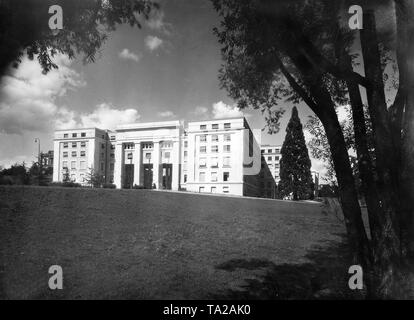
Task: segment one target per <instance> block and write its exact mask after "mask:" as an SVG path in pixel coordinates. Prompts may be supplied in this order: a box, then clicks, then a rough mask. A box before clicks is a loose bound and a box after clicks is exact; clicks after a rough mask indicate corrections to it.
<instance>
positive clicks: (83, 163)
mask: <svg viewBox="0 0 414 320" xmlns="http://www.w3.org/2000/svg"><path fill="white" fill-rule="evenodd" d="M79 164H80V169H81V170H85V169H86V161H81V162H80V163H79Z"/></svg>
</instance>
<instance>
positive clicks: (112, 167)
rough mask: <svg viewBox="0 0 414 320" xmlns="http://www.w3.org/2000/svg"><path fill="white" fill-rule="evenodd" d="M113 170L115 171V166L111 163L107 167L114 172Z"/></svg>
mask: <svg viewBox="0 0 414 320" xmlns="http://www.w3.org/2000/svg"><path fill="white" fill-rule="evenodd" d="M114 169H115V165H114V164H113V163H111V164H110V165H109V170H111V171H114Z"/></svg>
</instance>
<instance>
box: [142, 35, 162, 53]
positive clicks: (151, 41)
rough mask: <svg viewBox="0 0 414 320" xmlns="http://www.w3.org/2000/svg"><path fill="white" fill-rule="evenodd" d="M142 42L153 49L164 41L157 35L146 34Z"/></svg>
mask: <svg viewBox="0 0 414 320" xmlns="http://www.w3.org/2000/svg"><path fill="white" fill-rule="evenodd" d="M144 42H145V45H146V46H147V48H148V49H149V50H150V51H154V50H157V49H158V48H160V47H161V46H162V44H163V42H164V41H163V40H162V39H160V38H158V37H157V36H147V37H145V40H144Z"/></svg>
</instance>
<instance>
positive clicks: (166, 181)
mask: <svg viewBox="0 0 414 320" xmlns="http://www.w3.org/2000/svg"><path fill="white" fill-rule="evenodd" d="M171 182H172V163H164V164H163V165H162V188H163V189H167V190H171Z"/></svg>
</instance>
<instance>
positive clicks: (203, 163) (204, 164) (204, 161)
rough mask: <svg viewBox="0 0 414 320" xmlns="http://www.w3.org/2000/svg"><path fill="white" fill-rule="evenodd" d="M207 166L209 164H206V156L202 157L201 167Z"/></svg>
mask: <svg viewBox="0 0 414 320" xmlns="http://www.w3.org/2000/svg"><path fill="white" fill-rule="evenodd" d="M206 166H207V164H206V158H200V161H199V167H200V168H205V167H206Z"/></svg>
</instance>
